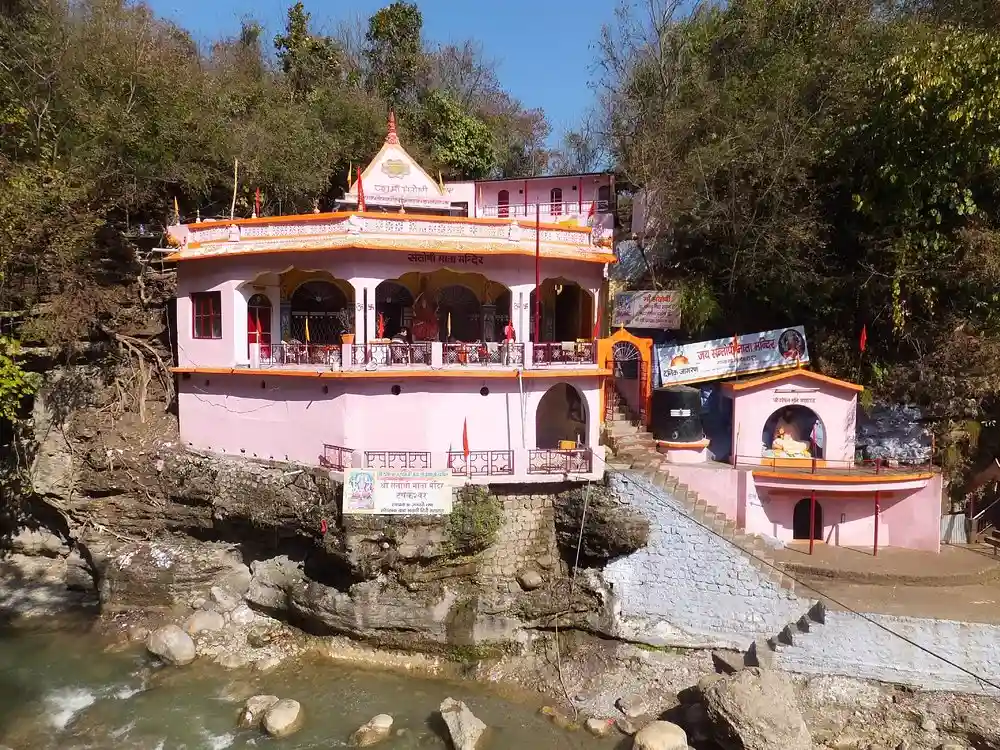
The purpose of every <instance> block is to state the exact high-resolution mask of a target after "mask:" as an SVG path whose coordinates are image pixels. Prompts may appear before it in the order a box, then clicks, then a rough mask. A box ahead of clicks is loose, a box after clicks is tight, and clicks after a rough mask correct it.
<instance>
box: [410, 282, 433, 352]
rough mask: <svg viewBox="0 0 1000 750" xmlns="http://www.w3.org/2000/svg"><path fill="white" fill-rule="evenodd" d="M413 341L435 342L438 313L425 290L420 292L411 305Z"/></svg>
mask: <svg viewBox="0 0 1000 750" xmlns="http://www.w3.org/2000/svg"><path fill="white" fill-rule="evenodd" d="M413 339H414V340H415V341H437V339H438V311H437V306H436V305H434V304H432V303H431V300H430V298H429V296H428V294H427V292H426V290H424V291H421V292H420V295H419V296H418V297H417V299H416V301H415V302H414V303H413Z"/></svg>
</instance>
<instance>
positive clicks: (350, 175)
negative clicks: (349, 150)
mask: <svg viewBox="0 0 1000 750" xmlns="http://www.w3.org/2000/svg"><path fill="white" fill-rule="evenodd" d="M353 183H354V162H353V161H352V162H351V164H350V166H349V167H347V189H348V190H350V189H351V185H352V184H353Z"/></svg>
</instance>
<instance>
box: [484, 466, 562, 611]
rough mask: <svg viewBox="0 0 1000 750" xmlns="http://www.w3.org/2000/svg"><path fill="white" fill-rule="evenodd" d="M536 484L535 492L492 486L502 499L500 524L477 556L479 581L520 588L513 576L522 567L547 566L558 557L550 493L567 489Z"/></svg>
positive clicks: (506, 587)
mask: <svg viewBox="0 0 1000 750" xmlns="http://www.w3.org/2000/svg"><path fill="white" fill-rule="evenodd" d="M567 487H568V485H559V486H557V487H548V486H541V485H540V486H538V487H536V488H533V489H535V494H524V492H523V488H522V489H521V490H520V491H519V490H518V488H509V490H508V489H507V488H502V487H494V488H493V490H494V491H495V494H496V496H497V498H498V499H499V500H500V501H501V502H502V503H503V524H502V525H501V527H500V530H499V532H498V533H497V540H496V542H495V543H494V544H493V545H492V546H491V547H490V548H489V549H488V550H486V551H485V552H483V553H482V556H481V558H480V560H481V567H480V571H479V577H480V581H481V582H482V583H483V584H485V585H488V586H490V585H491V586H495V587H496V588H499V589H506V590H507V591H509V592H510V593H516V592H517V591H519V590H520V587H519V586H518V583H517V580H516V577H517V574H518V572H520V571H521V570H524V569H525V568H533V569H534V568H542V569H549V568H551V567H553V566H554V565H555V564H556V562H557V561H558V559H559V552H558V549H557V548H556V537H555V510H554V508H553V496H554V494H555V493H556V492H560V491H562V490H565V489H567Z"/></svg>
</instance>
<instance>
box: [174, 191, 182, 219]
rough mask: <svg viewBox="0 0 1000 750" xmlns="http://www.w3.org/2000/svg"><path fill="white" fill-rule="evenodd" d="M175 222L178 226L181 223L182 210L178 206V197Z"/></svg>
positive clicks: (175, 197)
mask: <svg viewBox="0 0 1000 750" xmlns="http://www.w3.org/2000/svg"><path fill="white" fill-rule="evenodd" d="M174 222H175V223H177V224H180V223H181V209H180V207H179V206H178V205H177V196H176V195H175V196H174Z"/></svg>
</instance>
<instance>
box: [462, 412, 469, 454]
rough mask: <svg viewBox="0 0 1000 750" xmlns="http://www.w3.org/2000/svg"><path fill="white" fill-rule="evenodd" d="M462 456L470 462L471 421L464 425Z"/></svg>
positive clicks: (465, 422)
mask: <svg viewBox="0 0 1000 750" xmlns="http://www.w3.org/2000/svg"><path fill="white" fill-rule="evenodd" d="M462 454H463V455H464V456H465V462H466V464H468V462H469V420H468V418H466V420H465V421H464V422H463V423H462Z"/></svg>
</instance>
